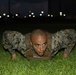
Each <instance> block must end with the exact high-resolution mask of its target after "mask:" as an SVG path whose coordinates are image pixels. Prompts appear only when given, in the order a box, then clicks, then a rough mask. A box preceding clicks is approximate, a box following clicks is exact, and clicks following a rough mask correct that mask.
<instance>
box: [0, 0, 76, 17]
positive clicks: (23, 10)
mask: <svg viewBox="0 0 76 75" xmlns="http://www.w3.org/2000/svg"><path fill="white" fill-rule="evenodd" d="M60 1H61V6H60ZM8 3H9V0H0V14H2V13H4V12H5V13H7V14H8V13H9V4H8ZM48 5H49V8H48ZM48 10H50V12H51V13H52V14H53V13H55V14H57V12H58V13H59V11H60V10H61V11H63V12H64V13H68V14H76V0H10V12H11V13H12V14H16V13H19V14H20V15H21V16H27V15H28V14H29V11H31V12H34V14H35V15H37V16H39V14H40V12H41V11H44V15H47V14H48Z"/></svg>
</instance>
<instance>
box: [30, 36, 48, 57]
mask: <svg viewBox="0 0 76 75" xmlns="http://www.w3.org/2000/svg"><path fill="white" fill-rule="evenodd" d="M31 45H32V47H33V48H34V50H35V52H36V53H37V54H38V55H39V56H43V54H44V53H45V50H46V47H47V37H46V36H45V35H44V36H37V35H34V36H33V38H32V40H31Z"/></svg>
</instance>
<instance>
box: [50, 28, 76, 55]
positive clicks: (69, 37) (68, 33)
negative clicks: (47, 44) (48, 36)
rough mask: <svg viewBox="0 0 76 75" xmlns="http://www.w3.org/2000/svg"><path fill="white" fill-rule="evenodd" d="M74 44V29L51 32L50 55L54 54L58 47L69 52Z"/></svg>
mask: <svg viewBox="0 0 76 75" xmlns="http://www.w3.org/2000/svg"><path fill="white" fill-rule="evenodd" d="M75 44H76V31H75V30H73V29H65V30H61V31H58V32H57V33H54V34H52V42H51V56H54V55H55V54H56V53H57V52H58V51H59V50H60V49H62V48H64V49H65V50H64V53H66V54H69V53H70V52H71V50H72V49H73V47H74V46H75Z"/></svg>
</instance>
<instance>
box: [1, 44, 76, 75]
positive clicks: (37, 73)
mask: <svg viewBox="0 0 76 75" xmlns="http://www.w3.org/2000/svg"><path fill="white" fill-rule="evenodd" d="M62 54H63V51H61V52H59V53H58V54H57V55H56V56H55V57H54V58H53V59H52V60H49V61H44V60H27V59H26V58H24V57H23V56H21V55H20V54H19V53H17V55H18V59H15V60H12V59H10V55H9V53H8V52H7V51H5V50H4V49H3V48H2V46H1V43H0V75H76V48H74V49H73V51H72V52H71V54H70V55H69V57H68V58H66V59H64V58H62Z"/></svg>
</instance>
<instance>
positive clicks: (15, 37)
mask: <svg viewBox="0 0 76 75" xmlns="http://www.w3.org/2000/svg"><path fill="white" fill-rule="evenodd" d="M2 44H3V47H4V48H5V49H8V50H9V53H10V54H11V55H12V54H14V53H15V50H16V49H17V50H18V51H19V52H21V53H22V54H23V53H24V51H25V50H26V42H25V37H24V36H23V35H22V34H21V33H19V32H17V31H5V32H4V33H3V42H2Z"/></svg>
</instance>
